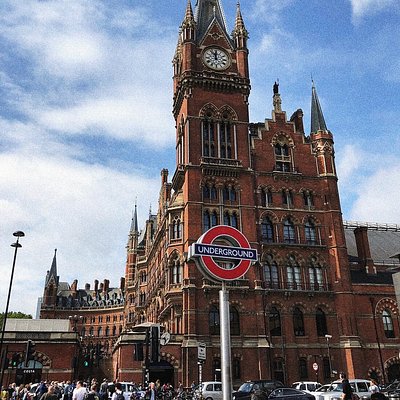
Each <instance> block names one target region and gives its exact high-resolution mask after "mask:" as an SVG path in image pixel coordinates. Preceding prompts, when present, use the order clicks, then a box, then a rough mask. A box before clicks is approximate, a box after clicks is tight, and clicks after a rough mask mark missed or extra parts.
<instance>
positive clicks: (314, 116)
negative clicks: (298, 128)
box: [311, 81, 328, 133]
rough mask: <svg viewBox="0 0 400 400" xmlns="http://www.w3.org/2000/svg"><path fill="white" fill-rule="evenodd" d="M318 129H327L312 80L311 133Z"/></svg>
mask: <svg viewBox="0 0 400 400" xmlns="http://www.w3.org/2000/svg"><path fill="white" fill-rule="evenodd" d="M318 131H328V128H327V127H326V123H325V119H324V114H323V113H322V108H321V104H320V103H319V99H318V95H317V90H316V89H315V86H314V81H312V95H311V133H316V132H318Z"/></svg>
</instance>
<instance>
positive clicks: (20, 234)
mask: <svg viewBox="0 0 400 400" xmlns="http://www.w3.org/2000/svg"><path fill="white" fill-rule="evenodd" d="M13 236H15V237H16V238H17V241H16V242H15V243H13V244H11V247H14V249H15V250H14V259H13V263H12V268H11V277H10V286H9V287H8V296H7V303H6V310H5V312H4V318H3V326H2V329H1V338H0V355H1V356H2V359H1V366H0V367H1V375H0V389H1V388H2V387H3V378H4V362H5V357H6V356H7V355H6V354H4V357H3V343H4V333H5V331H6V323H7V314H8V306H9V305H10V296H11V288H12V283H13V279H14V270H15V262H16V260H17V251H18V249H19V248H20V247H22V246H21V245H20V244H19V238H20V237H23V236H25V233H24V232H22V231H16V232H14V233H13Z"/></svg>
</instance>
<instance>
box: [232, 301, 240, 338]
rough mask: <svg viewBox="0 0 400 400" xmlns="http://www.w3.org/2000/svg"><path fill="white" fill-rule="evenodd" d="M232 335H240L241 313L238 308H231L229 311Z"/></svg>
mask: <svg viewBox="0 0 400 400" xmlns="http://www.w3.org/2000/svg"><path fill="white" fill-rule="evenodd" d="M229 318H230V327H231V335H240V319H239V311H238V310H237V309H236V307H233V306H231V307H230V310H229Z"/></svg>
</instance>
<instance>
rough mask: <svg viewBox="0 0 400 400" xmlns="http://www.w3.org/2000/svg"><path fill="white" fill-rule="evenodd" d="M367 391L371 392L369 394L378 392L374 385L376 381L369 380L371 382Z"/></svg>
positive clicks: (376, 386)
mask: <svg viewBox="0 0 400 400" xmlns="http://www.w3.org/2000/svg"><path fill="white" fill-rule="evenodd" d="M368 391H369V392H371V393H378V392H379V387H378V385H377V384H376V381H375V380H374V379H371V381H370V382H369V388H368Z"/></svg>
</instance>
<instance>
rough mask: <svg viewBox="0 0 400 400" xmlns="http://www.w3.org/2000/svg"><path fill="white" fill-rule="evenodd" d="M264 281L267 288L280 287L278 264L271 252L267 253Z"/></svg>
mask: <svg viewBox="0 0 400 400" xmlns="http://www.w3.org/2000/svg"><path fill="white" fill-rule="evenodd" d="M264 282H265V287H267V288H271V289H279V288H280V282H279V271H278V266H277V264H276V262H275V261H274V259H273V257H272V256H271V255H270V254H268V255H267V257H266V260H265V262H264Z"/></svg>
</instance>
